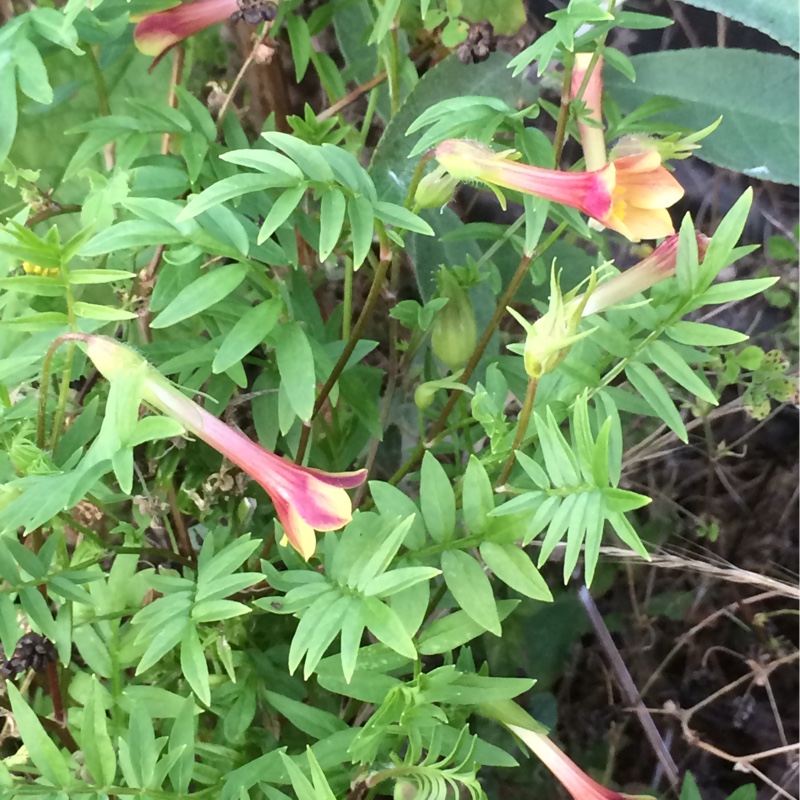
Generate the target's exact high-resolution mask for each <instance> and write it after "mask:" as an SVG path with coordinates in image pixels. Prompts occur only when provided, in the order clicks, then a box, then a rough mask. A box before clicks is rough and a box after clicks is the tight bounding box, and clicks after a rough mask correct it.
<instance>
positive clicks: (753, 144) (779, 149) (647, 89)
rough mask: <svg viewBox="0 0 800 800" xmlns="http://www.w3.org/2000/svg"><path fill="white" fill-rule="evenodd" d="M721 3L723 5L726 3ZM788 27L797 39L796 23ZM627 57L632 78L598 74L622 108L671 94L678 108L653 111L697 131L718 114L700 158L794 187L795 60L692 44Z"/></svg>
mask: <svg viewBox="0 0 800 800" xmlns="http://www.w3.org/2000/svg"><path fill="white" fill-rule="evenodd" d="M781 1H782V0H775V2H778V3H780V2H781ZM741 2H742V3H743V4H748V5H750V6H756V5H759V4H757V3H750V2H749V0H741ZM721 5H724V6H727V5H728V2H727V0H725V2H723V3H721ZM786 5H787V6H788V5H793V6H795V11H794V17H795V18H796V17H797V10H796V5H797V4H796V3H787V4H786ZM788 30H789V29H788V28H787V31H788ZM791 30H793V31H794V32H795V36H796V31H797V28H796V27H795V28H793V29H791ZM631 62H632V63H633V66H634V68H635V70H636V83H633V84H632V83H630V81H628V80H627V79H626V78H623V77H622V76H620V75H618V74H616V73H614V72H609V71H607V72H606V74H605V76H604V79H605V88H606V89H607V91H608V92H609V94H611V95H612V96H613V97H614V99H615V100H616V101H617V102H618V103H619V104H620V107H621V108H622V111H623V112H629V111H632V110H634V109H635V108H637V107H638V106H640V105H641V104H642V103H643V102H644V101H645V100H647V99H649V98H651V97H671V98H674V99H676V100H679V101H681V104H682V105H681V106H680V107H678V108H676V109H673V110H670V111H668V112H665V113H664V114H659V115H658V119H659V120H663V121H666V122H670V123H673V124H678V125H681V126H684V127H685V128H688V129H689V130H700V129H701V128H704V127H706V126H707V125H709V124H711V123H712V122H714V120H716V119H717V118H718V117H720V116H722V118H723V119H722V123H721V125H720V126H719V128H717V130H715V131H714V132H713V133H712V134H711V135H710V136H708V138H706V139H704V140H703V142H702V148H701V149H700V150H698V151H696V152H697V155H698V157H699V158H701V159H703V160H704V161H709V162H711V163H712V164H716V165H718V166H721V167H725V168H726V169H731V170H735V171H736V172H743V173H744V174H745V175H749V176H750V177H752V178H759V179H761V180H768V181H774V182H776V183H791V184H794V185H796V184H797V181H798V174H799V173H800V157H799V156H798V140H800V123H799V122H798V120H799V118H800V113H799V109H800V102H799V101H798V98H799V97H800V91H798V70H797V61H796V60H795V59H794V58H791V57H790V56H786V55H779V54H776V53H763V52H759V51H757V50H740V49H728V48H722V47H719V48H714V47H697V48H690V49H686V50H667V51H662V52H655V53H645V54H643V55H638V56H633V57H632V58H631ZM765 75H768V76H769V80H767V81H765V80H764V76H765Z"/></svg>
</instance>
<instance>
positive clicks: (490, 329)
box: [389, 222, 566, 485]
mask: <svg viewBox="0 0 800 800" xmlns="http://www.w3.org/2000/svg"><path fill="white" fill-rule="evenodd" d="M565 228H566V223H564V222H562V223H561V224H560V225H559V226H558V227H557V228H556V229H555V230H554V231H553V232H552V233H551V234H550V235H549V236H548V237H547V239H546V240H545V241H544V243H543V244H542V246H541V247H538V248H536V250H534V251H533V253H531V255H529V256H523V258H522V260H521V261H520V262H519V266H518V267H517V271H516V272H515V273H514V276H513V277H512V278H511V281H510V282H509V284H508V286H507V287H506V290H505V291H504V292H503V294H502V295H501V296H500V299H499V300H498V301H497V306H496V307H495V310H494V314H492V318H491V319H490V320H489V324H488V325H487V326H486V329H485V330H484V332H483V333H482V334H481V338H480V340H479V341H478V344H477V345H476V347H475V350H474V351H473V353H472V355H471V356H470V359H469V361H468V362H467V365H466V367H464V372H463V373H462V374H461V377H460V378H459V380H460V381H461V382H462V383H466V382H467V381H468V380H469V379H470V377H471V376H472V373H473V372H475V369H476V367H477V366H478V363H479V362H480V360H481V358H482V357H483V353H484V351H485V350H486V348H487V347H488V345H489V342H490V341H491V338H492V336H493V335H494V332H495V330H496V328H497V326H498V325H499V324H500V320H501V319H502V318H503V314H505V311H506V306H507V305H508V304H509V303H510V302H511V301H512V300H513V299H514V296H515V295H516V293H517V291H518V290H519V287H520V286H521V285H522V281H523V280H524V279H525V276H526V275H527V274H528V269H529V267H530V265H531V263H532V262H533V261H534V260H535V259H537V258H539V256H541V255H542V254H543V253H544V252H545V251H546V250H547V249H548V248H549V247H550V246H551V245H552V244H553V243H554V242H555V241H556V240H557V239H558V238H559V237H560V236H561V234H562V232H563V231H564V229H565ZM460 396H461V390H460V389H453V391H452V392H451V393H450V396H449V397H448V398H447V402H446V403H445V405H444V408H443V409H442V411H441V413H440V414H439V417H438V419H437V420H436V422H434V423H433V426H432V427H431V430H430V432H429V433H428V439H427V441H426V442H420V444H418V445H417V446H416V448H415V449H414V451H413V452H412V453H411V455H410V456H409V457H408V460H407V461H406V463H405V464H403V466H402V467H400V469H399V470H398V471H397V472H396V473H395V474H394V475H393V476H392V477H391V479H390V480H389V483H391V484H392V485H396V484H397V483H399V482H400V480H402V478H404V477H405V476H406V475H407V474H408V473H409V472H411V470H412V469H413V468H414V467H415V466H416V465H417V464H418V463H419V461H420V460H421V459H422V456H423V455H424V454H425V450H426V449H427V448H428V447H430V446H431V445H432V444H433V443H434V442H435V440H436V437H437V436H439V434H440V433H442V431H444V429H445V427H446V426H447V418H448V417H449V416H450V413H451V412H452V410H453V409H454V408H455V405H456V403H457V402H458V398H459V397H460Z"/></svg>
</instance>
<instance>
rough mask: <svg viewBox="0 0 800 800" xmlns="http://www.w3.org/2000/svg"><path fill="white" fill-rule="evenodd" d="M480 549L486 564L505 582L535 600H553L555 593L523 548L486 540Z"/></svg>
mask: <svg viewBox="0 0 800 800" xmlns="http://www.w3.org/2000/svg"><path fill="white" fill-rule="evenodd" d="M480 551H481V558H483V560H484V561H485V562H486V566H487V567H489V569H490V570H491V571H492V572H493V573H494V574H495V575H497V577H498V578H500V580H501V581H503V583H505V584H507V585H508V586H510V587H511V588H512V589H514V590H516V591H517V592H520V594H524V595H526V596H527V597H531V598H533V599H534V600H542V601H544V602H547V603H549V602H552V600H553V595H552V594H551V593H550V589H549V588H548V586H547V584H546V583H545V580H544V578H542V576H541V575H540V574H539V570H538V569H536V567H535V566H534V565H533V562H532V561H531V560H530V558H528V556H527V555H526V553H525V551H524V550H523V549H522V548H520V547H517V545H515V544H497V543H496V542H484V543H483V544H482V545H481V547H480Z"/></svg>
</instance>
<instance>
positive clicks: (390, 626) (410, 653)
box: [364, 597, 417, 659]
mask: <svg viewBox="0 0 800 800" xmlns="http://www.w3.org/2000/svg"><path fill="white" fill-rule="evenodd" d="M364 623H365V624H366V626H367V628H369V630H370V631H372V633H373V635H374V636H375V637H376V638H377V639H378V640H379V641H381V642H383V643H384V644H385V645H386V646H387V647H391V648H392V650H394V651H395V652H396V653H399V654H400V655H401V656H405V657H406V658H412V659H415V658H416V657H417V650H416V648H415V647H414V642H412V641H411V637H410V636H409V635H408V632H407V631H406V629H405V626H404V625H403V623H402V622H401V621H400V617H398V616H397V614H396V613H395V611H394V610H393V609H391V608H389V606H387V605H386V604H385V603H382V602H381V601H380V600H378V598H377V597H365V598H364Z"/></svg>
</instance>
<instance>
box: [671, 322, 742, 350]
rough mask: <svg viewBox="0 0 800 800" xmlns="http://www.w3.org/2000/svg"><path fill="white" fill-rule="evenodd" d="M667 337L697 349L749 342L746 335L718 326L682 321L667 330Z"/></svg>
mask: <svg viewBox="0 0 800 800" xmlns="http://www.w3.org/2000/svg"><path fill="white" fill-rule="evenodd" d="M666 333H667V336H669V338H670V339H672V340H673V341H676V342H679V343H680V344H688V345H693V346H696V347H722V346H724V345H730V344H738V343H739V342H744V341H747V339H748V336H747V334H746V333H740V332H739V331H735V330H732V329H731V328H721V327H719V326H718V325H709V324H708V323H706V322H690V321H689V320H681V321H680V322H676V323H675V324H674V325H672V326H671V327H669V328H667V331H666Z"/></svg>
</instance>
